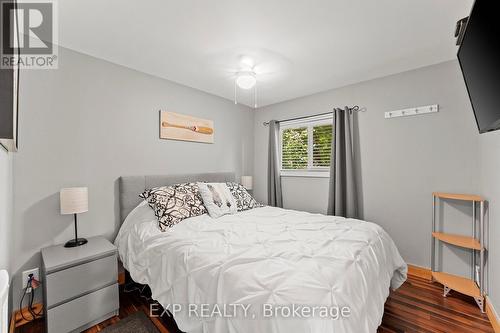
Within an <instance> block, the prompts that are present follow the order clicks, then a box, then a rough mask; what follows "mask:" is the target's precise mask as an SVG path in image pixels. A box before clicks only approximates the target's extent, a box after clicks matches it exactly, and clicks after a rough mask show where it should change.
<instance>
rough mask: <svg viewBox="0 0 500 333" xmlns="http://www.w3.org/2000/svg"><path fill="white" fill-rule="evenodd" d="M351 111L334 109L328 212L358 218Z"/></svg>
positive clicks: (352, 114) (346, 108)
mask: <svg viewBox="0 0 500 333" xmlns="http://www.w3.org/2000/svg"><path fill="white" fill-rule="evenodd" d="M353 117H354V113H353V112H352V110H351V109H349V108H348V107H345V109H344V110H342V109H338V108H336V109H334V114H333V122H334V126H333V127H332V128H333V140H332V153H331V160H330V186H329V190H328V191H329V198H328V211H327V212H328V214H329V215H335V216H344V217H352V218H358V197H357V193H356V172H355V166H354V150H353V142H352V141H353V138H352V124H353Z"/></svg>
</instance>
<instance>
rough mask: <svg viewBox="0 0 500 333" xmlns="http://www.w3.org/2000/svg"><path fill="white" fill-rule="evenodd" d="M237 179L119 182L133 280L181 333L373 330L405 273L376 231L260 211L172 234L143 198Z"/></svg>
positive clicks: (124, 253) (123, 253)
mask: <svg viewBox="0 0 500 333" xmlns="http://www.w3.org/2000/svg"><path fill="white" fill-rule="evenodd" d="M187 181H208V182H225V181H234V174H232V173H213V174H198V175H181V176H138V177H121V178H120V181H119V183H120V216H121V220H122V221H123V224H122V226H121V228H120V231H119V233H118V236H117V238H116V240H115V244H116V245H117V247H118V251H119V255H120V258H121V260H122V262H123V265H124V267H125V269H127V271H128V272H129V273H130V276H131V278H132V279H133V280H134V281H136V282H138V283H141V284H147V285H148V286H149V287H150V289H151V293H152V298H153V299H155V300H156V301H158V302H159V303H160V304H161V305H162V306H163V308H165V309H168V310H169V311H170V312H172V314H173V316H174V319H175V321H176V323H177V325H178V326H179V328H180V329H181V330H182V331H184V332H207V333H208V332H210V333H212V332H214V333H215V332H217V333H225V332H228V333H229V332H231V333H233V332H237V333H245V332H301V333H302V332H312V333H314V332H353V333H360V332H376V331H377V328H378V326H379V325H380V323H381V320H382V316H383V311H384V303H385V300H386V299H387V297H388V295H389V291H390V289H391V288H392V289H397V288H398V287H399V286H400V285H401V284H402V283H403V282H404V281H405V280H406V273H407V266H406V264H405V262H404V261H403V259H402V258H401V256H400V254H399V252H398V250H397V248H396V246H395V244H394V242H393V241H392V239H391V238H390V236H389V235H388V234H387V233H386V232H385V231H384V230H383V229H382V228H381V227H380V226H378V225H377V224H374V223H370V222H366V221H362V220H355V219H346V218H341V217H334V216H325V215H321V214H311V213H306V212H301V211H294V210H287V209H281V208H275V207H261V208H255V209H251V210H247V211H244V212H239V213H237V214H234V215H225V216H223V217H220V218H218V219H212V218H210V217H209V216H208V215H207V214H205V215H202V216H198V217H193V218H189V219H186V220H184V221H182V222H181V223H179V224H177V225H176V226H174V227H172V228H171V229H169V230H167V231H166V232H161V231H160V230H159V228H158V224H157V221H156V218H155V216H154V214H153V211H152V209H150V208H149V207H148V206H147V204H146V203H145V202H141V199H140V198H139V197H138V194H139V193H141V192H142V191H143V190H145V189H146V188H151V187H156V186H162V185H170V184H175V183H182V182H187Z"/></svg>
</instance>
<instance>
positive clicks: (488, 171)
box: [479, 131, 500, 313]
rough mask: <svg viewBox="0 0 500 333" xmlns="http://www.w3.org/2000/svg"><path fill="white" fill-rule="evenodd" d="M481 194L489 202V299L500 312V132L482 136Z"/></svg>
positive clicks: (480, 142)
mask: <svg viewBox="0 0 500 333" xmlns="http://www.w3.org/2000/svg"><path fill="white" fill-rule="evenodd" d="M479 144H480V151H481V193H482V194H483V195H484V196H485V197H486V198H487V199H488V200H489V207H490V208H489V210H488V213H489V214H488V215H489V229H490V232H489V240H490V241H489V258H490V266H489V273H490V282H491V283H490V290H489V297H490V299H491V301H492V304H493V306H494V307H495V309H496V311H497V313H498V312H500V260H499V258H500V213H499V211H500V131H497V132H492V133H486V134H482V135H481V136H480V141H479Z"/></svg>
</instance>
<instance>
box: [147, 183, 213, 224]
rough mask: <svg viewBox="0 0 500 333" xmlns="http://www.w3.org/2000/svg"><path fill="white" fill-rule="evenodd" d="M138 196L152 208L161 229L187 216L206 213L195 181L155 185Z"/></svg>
mask: <svg viewBox="0 0 500 333" xmlns="http://www.w3.org/2000/svg"><path fill="white" fill-rule="evenodd" d="M139 196H140V197H141V198H144V199H145V200H146V201H147V202H148V204H149V206H150V207H151V208H153V210H154V212H155V215H156V218H157V219H158V222H159V225H158V226H159V227H160V229H161V231H165V230H167V229H168V228H171V227H173V226H174V225H176V224H177V223H179V222H181V221H182V220H184V219H187V218H188V217H194V216H199V215H203V214H205V213H207V209H206V208H205V206H204V205H203V200H202V199H201V196H200V193H199V191H198V185H197V184H196V183H184V184H176V185H171V186H162V187H155V188H152V189H149V190H146V191H144V192H143V193H141V194H140V195H139Z"/></svg>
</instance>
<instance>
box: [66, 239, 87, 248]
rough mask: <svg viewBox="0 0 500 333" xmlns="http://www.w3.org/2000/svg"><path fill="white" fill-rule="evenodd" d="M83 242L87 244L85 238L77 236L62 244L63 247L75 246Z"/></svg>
mask: <svg viewBox="0 0 500 333" xmlns="http://www.w3.org/2000/svg"><path fill="white" fill-rule="evenodd" d="M84 244H87V240H86V239H85V238H77V239H72V240H70V241H67V242H66V244H64V247H77V246H80V245H84Z"/></svg>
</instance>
